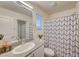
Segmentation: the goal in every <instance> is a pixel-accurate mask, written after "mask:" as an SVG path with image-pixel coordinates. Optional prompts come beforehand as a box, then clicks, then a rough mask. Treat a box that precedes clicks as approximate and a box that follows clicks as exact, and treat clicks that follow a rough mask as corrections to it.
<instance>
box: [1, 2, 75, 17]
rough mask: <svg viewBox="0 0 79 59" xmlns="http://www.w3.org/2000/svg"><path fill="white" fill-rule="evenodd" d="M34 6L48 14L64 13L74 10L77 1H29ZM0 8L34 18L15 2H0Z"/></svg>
mask: <svg viewBox="0 0 79 59" xmlns="http://www.w3.org/2000/svg"><path fill="white" fill-rule="evenodd" d="M29 2H30V3H31V4H32V5H36V6H37V7H39V8H41V9H42V10H43V11H45V12H46V13H47V14H53V13H56V12H60V11H64V10H67V9H71V8H74V7H75V5H76V2H75V1H29ZM0 7H2V8H6V9H9V10H12V11H14V12H18V13H22V14H25V15H28V16H32V12H31V11H29V10H27V9H25V8H23V7H21V6H20V5H18V4H16V3H15V1H0Z"/></svg>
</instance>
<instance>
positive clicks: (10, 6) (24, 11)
mask: <svg viewBox="0 0 79 59" xmlns="http://www.w3.org/2000/svg"><path fill="white" fill-rule="evenodd" d="M0 7H2V8H6V9H9V10H12V11H14V12H17V13H21V14H25V15H28V16H32V12H31V11H29V10H28V9H25V8H24V7H22V6H20V5H18V4H17V3H16V2H15V1H0Z"/></svg>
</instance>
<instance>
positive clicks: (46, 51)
mask: <svg viewBox="0 0 79 59" xmlns="http://www.w3.org/2000/svg"><path fill="white" fill-rule="evenodd" d="M44 53H45V54H46V55H50V56H54V51H53V50H52V49H50V48H44Z"/></svg>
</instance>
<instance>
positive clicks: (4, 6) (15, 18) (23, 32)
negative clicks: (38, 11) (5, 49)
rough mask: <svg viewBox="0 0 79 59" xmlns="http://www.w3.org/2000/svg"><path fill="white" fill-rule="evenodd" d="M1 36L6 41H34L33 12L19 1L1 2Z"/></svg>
mask: <svg viewBox="0 0 79 59" xmlns="http://www.w3.org/2000/svg"><path fill="white" fill-rule="evenodd" d="M0 12H1V13H0V34H3V35H4V39H5V40H10V41H15V40H17V39H19V38H20V39H25V40H26V41H29V40H32V39H33V21H32V19H33V16H32V10H31V9H30V8H28V7H25V6H21V5H20V4H18V3H17V1H0Z"/></svg>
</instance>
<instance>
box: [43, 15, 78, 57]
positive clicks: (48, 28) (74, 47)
mask: <svg viewBox="0 0 79 59" xmlns="http://www.w3.org/2000/svg"><path fill="white" fill-rule="evenodd" d="M78 20H79V15H78V14H73V15H70V16H64V17H58V18H55V19H51V20H47V21H45V22H44V40H45V43H44V46H45V47H49V48H51V49H52V50H53V51H55V53H56V55H57V56H58V57H77V56H79V40H78V27H79V26H78V22H79V21H78Z"/></svg>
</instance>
